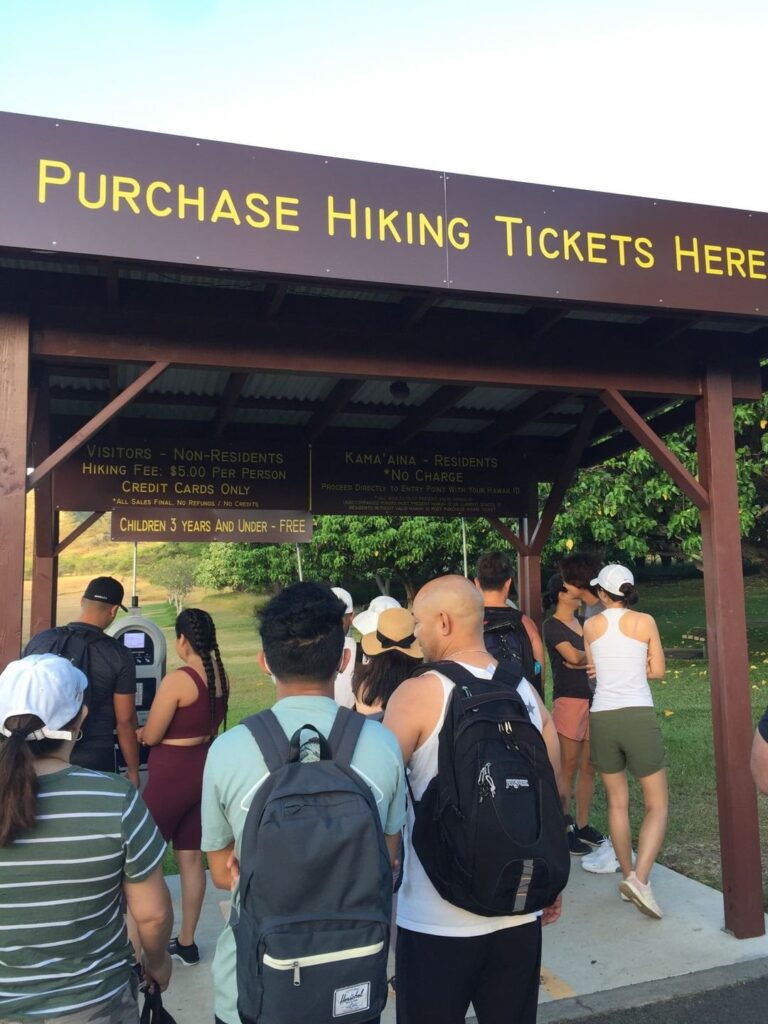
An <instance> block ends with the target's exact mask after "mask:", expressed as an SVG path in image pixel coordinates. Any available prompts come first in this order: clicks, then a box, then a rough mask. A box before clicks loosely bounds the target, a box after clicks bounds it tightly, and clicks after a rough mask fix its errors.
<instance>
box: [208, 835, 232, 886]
mask: <svg viewBox="0 0 768 1024" xmlns="http://www.w3.org/2000/svg"><path fill="white" fill-rule="evenodd" d="M234 854H235V843H234V840H233V841H232V842H231V843H230V844H229V846H225V847H224V849H222V850H209V851H208V853H207V854H206V856H207V858H208V868H209V870H210V872H211V881H212V882H213V884H214V885H215V886H216V888H217V889H226V890H227V892H231V891H232V889H233V888H234V886H235V882H236V881H237V879H238V875H239V872H238V871H237V859H236V857H235V855H234Z"/></svg>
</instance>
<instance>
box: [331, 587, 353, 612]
mask: <svg viewBox="0 0 768 1024" xmlns="http://www.w3.org/2000/svg"><path fill="white" fill-rule="evenodd" d="M331 590H332V591H333V592H334V594H335V595H336V597H338V599H339V600H340V601H343V602H344V614H345V615H351V614H352V612H353V611H354V610H355V606H354V605H353V604H352V595H351V594H350V592H349V591H348V590H345V589H344V587H331Z"/></svg>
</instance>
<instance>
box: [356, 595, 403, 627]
mask: <svg viewBox="0 0 768 1024" xmlns="http://www.w3.org/2000/svg"><path fill="white" fill-rule="evenodd" d="M401 607H402V605H401V604H400V602H399V601H396V600H395V599H394V597H388V596H387V595H386V594H381V595H380V596H379V597H374V599H373V600H372V601H371V603H370V604H369V605H368V607H367V608H366V609H365V611H364V612H359V613H358V614H357V615H356V616H355V617H354V619H352V625H353V626H354V627H355V629H356V630H357V631H358V633H362V634H363V636H365V634H366V633H375V632H376V625H377V623H378V621H379V616H380V615H381V613H382V612H385V611H386V610H387V608H401Z"/></svg>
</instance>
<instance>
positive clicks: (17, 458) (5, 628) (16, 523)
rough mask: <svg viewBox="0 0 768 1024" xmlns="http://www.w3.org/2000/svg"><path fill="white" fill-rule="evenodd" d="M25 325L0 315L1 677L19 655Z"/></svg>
mask: <svg viewBox="0 0 768 1024" xmlns="http://www.w3.org/2000/svg"><path fill="white" fill-rule="evenodd" d="M28 404H29V320H28V319H27V317H25V316H19V315H16V314H13V313H4V314H2V313H0V439H1V440H0V580H2V587H0V671H1V670H2V669H4V668H5V666H6V665H7V664H8V662H9V661H13V660H14V659H15V658H18V657H19V654H20V652H21V629H22V618H23V608H24V527H25V515H26V488H25V482H26V475H27V419H28V417H27V412H28Z"/></svg>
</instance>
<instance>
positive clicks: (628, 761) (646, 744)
mask: <svg viewBox="0 0 768 1024" xmlns="http://www.w3.org/2000/svg"><path fill="white" fill-rule="evenodd" d="M589 745H590V755H591V759H592V764H594V766H595V767H596V768H597V770H598V771H600V772H605V774H606V775H610V774H612V773H613V772H623V771H624V769H625V768H628V769H629V771H630V772H631V773H632V774H633V775H634V776H635V778H636V779H642V778H644V776H646V775H653V774H654V772H658V771H660V770H661V769H662V768H663V767H664V766H665V764H666V757H665V755H664V741H663V740H662V738H661V730H660V729H659V723H658V721H657V719H656V711H655V710H654V708H648V707H643V708H618V709H617V710H616V711H592V712H590V715H589Z"/></svg>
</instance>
